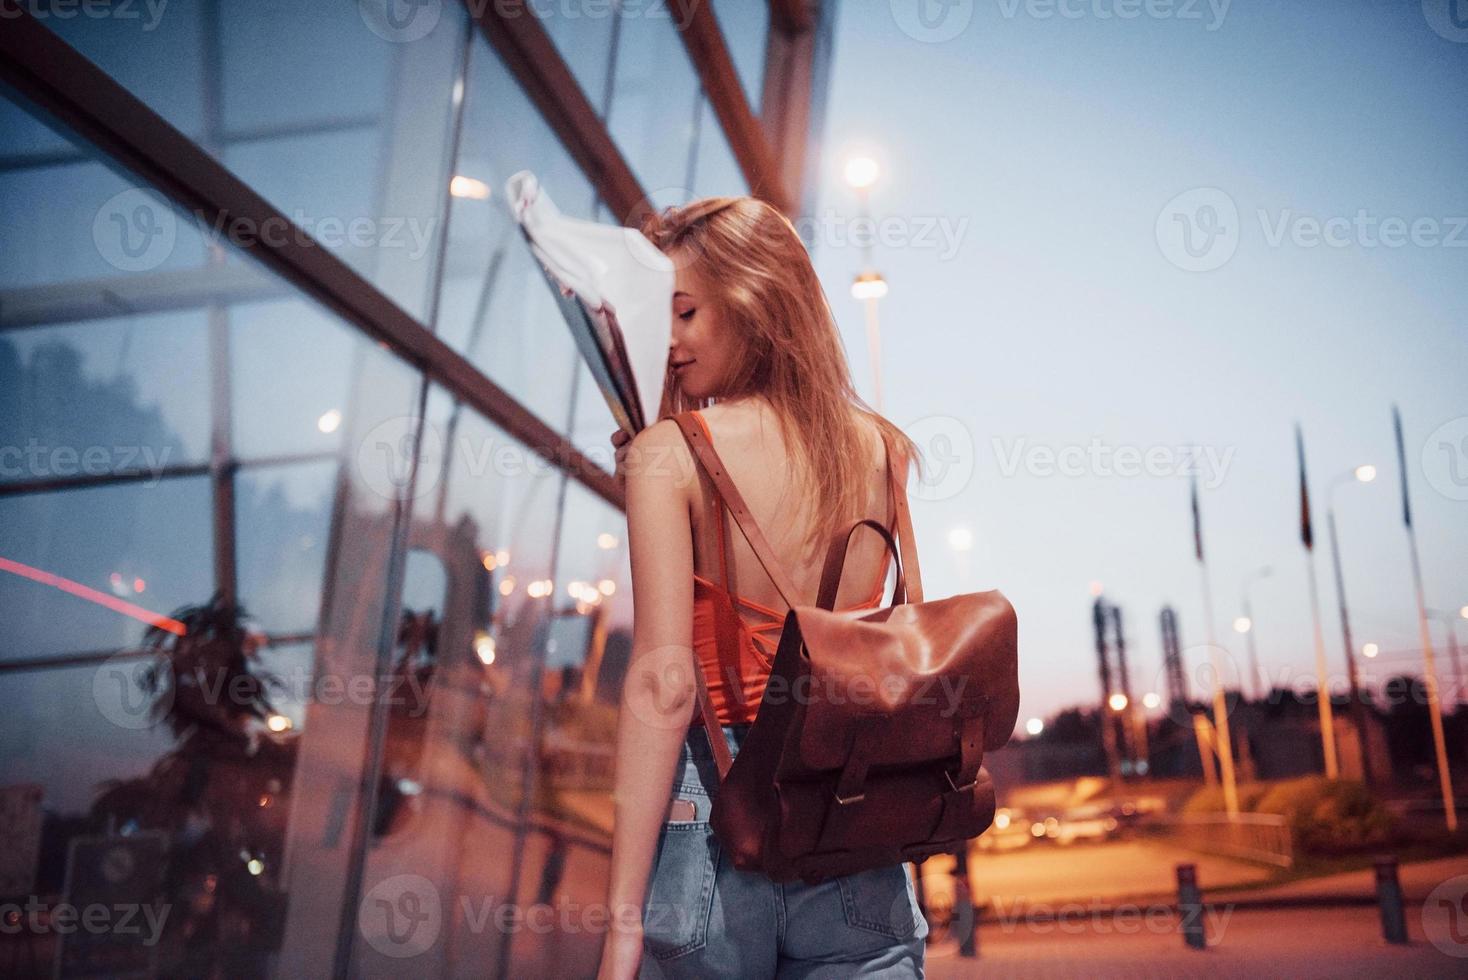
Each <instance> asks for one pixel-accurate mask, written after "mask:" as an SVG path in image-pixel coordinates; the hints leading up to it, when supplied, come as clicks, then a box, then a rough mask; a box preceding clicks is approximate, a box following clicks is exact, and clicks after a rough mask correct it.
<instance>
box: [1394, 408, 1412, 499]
mask: <svg viewBox="0 0 1468 980" xmlns="http://www.w3.org/2000/svg"><path fill="white" fill-rule="evenodd" d="M1392 427H1393V428H1394V429H1396V431H1397V471H1398V472H1399V473H1401V474H1402V522H1403V523H1404V524H1406V525H1407V526H1408V527H1411V526H1412V501H1411V498H1410V497H1408V495H1407V446H1406V444H1405V443H1404V442H1403V441H1402V413H1401V412H1399V411H1397V406H1395V405H1393V406H1392Z"/></svg>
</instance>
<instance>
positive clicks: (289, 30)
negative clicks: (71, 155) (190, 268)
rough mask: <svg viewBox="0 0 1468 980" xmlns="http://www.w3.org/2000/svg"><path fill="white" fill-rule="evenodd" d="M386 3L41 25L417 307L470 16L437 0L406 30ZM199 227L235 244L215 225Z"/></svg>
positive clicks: (421, 308) (435, 229) (366, 0)
mask: <svg viewBox="0 0 1468 980" xmlns="http://www.w3.org/2000/svg"><path fill="white" fill-rule="evenodd" d="M390 5H391V0H362V2H360V3H358V2H346V0H334V2H323V3H308V4H299V3H291V2H288V0H252V2H250V3H223V2H209V3H192V4H186V3H181V2H180V3H173V4H166V5H151V6H150V5H146V4H144V5H140V6H139V8H138V10H139V12H140V16H136V17H124V16H112V17H97V16H76V15H73V16H67V17H62V16H56V17H49V18H47V20H46V26H48V27H50V28H51V29H53V30H55V31H57V32H58V33H59V34H60V35H61V36H62V37H63V38H64V39H65V40H66V41H67V42H68V43H69V44H71V45H72V46H74V47H75V48H77V49H78V50H79V51H80V52H81V53H82V54H84V55H86V56H87V57H88V58H90V59H91V60H92V61H93V62H95V63H96V64H97V65H98V66H100V67H101V68H102V69H103V70H105V71H106V72H107V73H108V74H110V75H111V76H112V77H113V78H115V79H117V80H118V81H119V82H120V83H121V84H122V85H123V86H125V87H126V88H128V89H129V90H130V91H132V93H133V94H134V95H136V96H138V97H139V98H140V99H142V100H143V101H144V102H145V103H147V104H148V105H149V106H150V107H151V108H153V109H154V110H155V111H157V112H158V113H159V114H160V115H162V116H163V117H164V118H165V119H167V120H168V121H169V122H171V123H173V124H174V125H175V126H177V127H178V128H179V129H180V130H181V131H183V132H184V133H185V134H186V135H188V136H189V137H190V138H191V139H193V140H194V141H195V142H197V143H198V144H199V145H200V146H201V147H203V148H204V149H205V150H207V151H208V152H210V153H213V154H214V155H215V156H216V157H217V158H218V159H219V160H220V162H222V163H223V164H225V165H226V166H227V167H229V169H230V170H232V171H233V172H234V173H235V174H237V175H238V176H239V177H241V178H243V179H244V180H245V181H246V182H248V183H249V184H251V185H252V187H253V188H254V189H255V190H257V191H258V192H260V193H261V194H262V195H263V196H264V197H265V198H266V199H267V200H268V201H270V203H272V204H273V205H275V206H276V207H277V208H278V209H280V211H281V212H282V213H284V214H285V215H286V216H288V217H289V218H290V219H291V221H292V222H293V223H294V224H295V225H297V226H299V227H300V228H301V229H303V230H304V231H305V233H306V234H308V235H309V236H310V237H311V239H312V240H314V241H315V242H316V243H318V244H319V245H321V246H323V247H325V248H328V249H330V250H331V251H332V252H333V253H335V254H336V255H337V256H338V257H340V258H341V259H342V260H343V261H345V262H346V263H347V264H348V265H350V266H351V267H352V268H353V269H354V270H355V271H357V272H358V273H359V274H361V275H362V276H363V277H364V278H366V279H367V280H368V281H370V282H372V283H373V284H374V285H376V286H377V287H378V288H380V289H382V290H383V291H384V292H385V293H387V294H388V295H389V296H390V297H391V298H392V299H394V300H395V301H396V302H397V303H398V304H399V305H400V306H402V307H403V309H405V310H406V311H407V312H408V313H410V314H412V315H415V316H418V317H420V318H423V317H424V316H425V315H426V312H427V309H428V302H429V300H430V298H431V296H432V289H431V284H432V280H433V277H434V265H435V258H436V256H437V253H438V250H437V248H436V247H435V246H436V243H437V241H438V239H439V237H440V236H441V234H442V230H443V209H444V206H445V203H446V199H447V187H448V177H449V174H448V172H447V166H446V164H447V151H448V147H449V145H450V131H451V124H452V120H453V111H452V109H453V103H452V92H453V87H454V82H455V78H456V74H457V72H458V68H459V65H458V56H459V52H460V50H461V49H462V45H463V36H464V32H465V31H466V30H467V29H468V21H467V15H466V13H465V10H464V8H463V7H462V5H459V4H433V5H432V7H433V11H432V14H433V23H432V24H431V25H428V24H427V22H426V21H423V22H420V24H419V25H417V26H421V27H427V28H428V29H426V30H422V31H421V32H420V31H419V30H416V29H415V30H413V31H412V33H411V38H410V37H409V35H408V34H404V33H402V32H400V31H398V30H397V29H395V28H394V27H393V26H392V25H391V23H389V22H388V21H387V20H385V19H384V17H385V15H386V13H387V10H386V8H387V7H388V6H390ZM425 6H426V5H425ZM155 8H156V14H155V13H154V12H153V11H154V10H155ZM144 9H146V10H147V11H148V13H142V11H144ZM425 13H426V12H425ZM160 65H167V66H168V70H166V71H160V70H159V66H160ZM190 220H191V222H192V221H193V220H194V219H192V218H191V219H190ZM197 231H201V232H203V233H204V235H205V236H206V237H208V238H209V239H210V240H211V241H216V242H220V243H222V244H224V245H225V246H226V247H227V245H228V242H229V239H228V237H227V236H225V235H223V234H222V230H221V229H219V228H213V227H209V226H208V225H207V224H205V225H204V226H203V227H202V228H199V229H197ZM243 234H245V235H247V236H249V237H251V238H254V237H261V238H264V237H267V236H271V235H285V234H290V235H292V236H293V237H294V235H295V232H294V231H288V230H287V229H284V228H276V229H272V228H245V229H243Z"/></svg>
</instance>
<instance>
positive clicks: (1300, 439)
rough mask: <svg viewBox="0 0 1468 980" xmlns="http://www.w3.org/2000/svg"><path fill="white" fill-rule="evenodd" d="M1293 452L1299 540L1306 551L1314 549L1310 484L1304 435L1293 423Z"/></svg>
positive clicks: (1298, 425)
mask: <svg viewBox="0 0 1468 980" xmlns="http://www.w3.org/2000/svg"><path fill="white" fill-rule="evenodd" d="M1295 452H1296V454H1297V455H1298V456H1299V457H1300V540H1301V541H1303V542H1304V543H1305V548H1306V550H1307V551H1314V550H1315V534H1314V532H1313V531H1312V529H1311V527H1310V485H1309V484H1308V483H1307V482H1306V481H1305V436H1304V434H1303V433H1302V432H1300V424H1299V423H1298V422H1296V423H1295Z"/></svg>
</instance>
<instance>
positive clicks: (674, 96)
mask: <svg viewBox="0 0 1468 980" xmlns="http://www.w3.org/2000/svg"><path fill="white" fill-rule="evenodd" d="M698 92H699V84H698V76H697V75H695V74H694V71H693V63H692V62H691V61H689V60H688V51H687V49H685V48H684V47H683V39H682V38H680V37H679V36H678V32H677V29H676V27H675V26H674V22H673V20H672V18H671V16H669V14H668V12H667V8H666V7H665V6H663V5H660V4H652V5H646V6H639V7H638V8H637V9H636V10H632V9H630V8H629V9H627V10H624V11H623V12H622V23H621V26H620V30H619V33H618V36H617V66H616V71H615V74H614V76H613V79H612V108H611V113H610V114H609V116H608V118H607V127H608V128H609V129H610V130H611V134H612V139H614V140H615V141H616V143H617V146H618V148H619V149H620V150H621V151H622V155H623V156H625V157H626V158H627V163H628V164H629V165H630V166H631V167H632V172H633V173H634V174H636V175H637V178H638V180H639V181H640V182H641V183H642V187H643V190H644V191H645V192H646V193H647V194H648V195H649V196H650V197H651V198H652V200H653V201H654V203H656V204H657V205H659V206H662V205H666V204H681V203H683V202H684V201H685V200H686V199H687V196H688V195H687V193H686V189H687V188H688V187H689V185H690V183H691V180H690V176H689V168H690V167H691V165H692V161H691V159H690V157H691V154H692V151H693V115H694V111H695V106H696V103H697V100H698V98H699V95H698Z"/></svg>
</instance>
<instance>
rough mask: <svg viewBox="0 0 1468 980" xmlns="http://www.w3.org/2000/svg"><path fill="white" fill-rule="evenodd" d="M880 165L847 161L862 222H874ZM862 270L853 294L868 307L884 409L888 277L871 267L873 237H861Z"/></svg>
mask: <svg viewBox="0 0 1468 980" xmlns="http://www.w3.org/2000/svg"><path fill="white" fill-rule="evenodd" d="M881 172H882V171H881V168H880V167H879V166H877V161H875V160H873V159H872V158H871V157H852V158H851V159H850V160H847V161H846V184H847V186H849V187H850V188H851V189H852V190H854V191H856V199H857V202H858V204H859V206H860V212H859V217H860V219H861V220H862V222H863V224H870V223H871V213H870V212H871V209H870V207H869V205H870V203H871V202H870V200H869V194H870V192H871V188H872V185H873V184H875V183H876V182H877V178H878V177H879V176H881ZM861 265H862V269H861V272H860V273H859V274H858V275H857V277H856V279H855V281H853V282H852V284H851V295H852V297H853V298H855V299H858V300H860V301H861V304H862V307H863V308H864V309H865V311H866V327H867V359H868V360H870V361H871V364H872V407H873V408H875V409H876V410H877V411H879V412H880V411H881V410H882V330H881V325H880V323H879V322H878V319H877V301H878V300H880V299H881V298H882V297H883V296H886V295H887V280H885V279H883V278H882V274H881V273H879V272H878V271H877V270H876V269H875V268H873V267H872V239H871V236H870V235H864V236H863V237H862V245H861Z"/></svg>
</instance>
